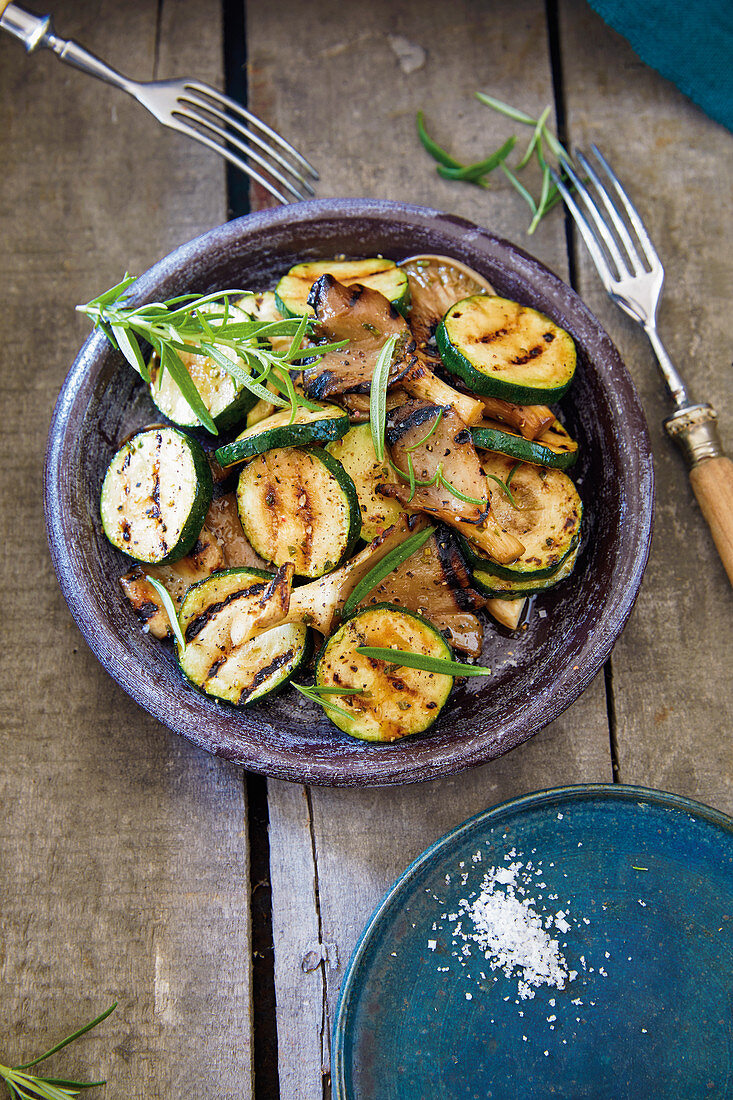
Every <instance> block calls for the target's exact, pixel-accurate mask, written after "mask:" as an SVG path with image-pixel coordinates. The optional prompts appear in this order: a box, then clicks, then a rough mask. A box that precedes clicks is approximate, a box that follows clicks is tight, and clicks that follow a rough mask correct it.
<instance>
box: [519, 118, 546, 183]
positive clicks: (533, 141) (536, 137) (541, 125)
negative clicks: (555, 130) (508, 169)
mask: <svg viewBox="0 0 733 1100" xmlns="http://www.w3.org/2000/svg"><path fill="white" fill-rule="evenodd" d="M549 114H550V108H549V107H545V109H544V111H543V112H542V114H541V115H540V117H539V118H538V119H537V125H536V126H535V128H534V133H533V134H532V137H531V138H530V139H529V145H528V146H527V148H526V150H525V152H524V156H523V157H522V159H521V160H520V162H519V164H518V165H517V168H516V170H517V172H520V171H521V170H522V168H524V166H525V164H529V160H530V157H531V156H532V153H534V151H535V148H536V146H537V143H538V142H539V141H540V140H541V138H542V134H543V133H544V130H545V123H546V122H547V118H548V116H549Z"/></svg>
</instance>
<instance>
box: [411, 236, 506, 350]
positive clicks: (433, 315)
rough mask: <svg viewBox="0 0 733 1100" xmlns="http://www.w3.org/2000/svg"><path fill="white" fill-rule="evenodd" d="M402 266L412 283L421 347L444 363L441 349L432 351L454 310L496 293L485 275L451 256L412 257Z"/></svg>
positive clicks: (415, 328)
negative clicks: (441, 324) (441, 327)
mask: <svg viewBox="0 0 733 1100" xmlns="http://www.w3.org/2000/svg"><path fill="white" fill-rule="evenodd" d="M400 267H401V268H402V270H403V271H406V272H407V278H408V281H409V284H410V301H411V306H410V328H411V329H412V333H413V336H414V337H415V340H416V341H417V346H418V348H423V347H424V348H426V351H427V354H428V358H435V359H437V361H438V362H440V356H439V354H438V351H437V348H435V347H434V346H433V348H432V350H428V349H429V345H430V344H431V342H432V340H433V337H434V336H435V330H436V328H437V327H438V323H439V322H440V321H442V320H443V317H444V316H445V314H446V313H447V312H448V310H449V309H450V307H451V306H452V305H455V303H456V302H460V301H461V299H462V298H468V297H470V296H471V295H472V294H482V293H483V294H494V293H496V292H495V291H494V289H493V287H492V286H491V283H489V282H488V281H487V280H486V279H484V277H483V275H479V273H478V272H477V271H474V270H473V269H472V268H470V267H467V265H466V264H464V263H461V261H460V260H453V259H451V257H450V256H433V255H421V256H410V258H409V259H408V260H403V261H402V263H401V264H400Z"/></svg>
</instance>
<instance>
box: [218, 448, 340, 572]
mask: <svg viewBox="0 0 733 1100" xmlns="http://www.w3.org/2000/svg"><path fill="white" fill-rule="evenodd" d="M271 502H272V503H271ZM237 503H238V506H239V515H240V519H241V521H242V526H243V528H244V532H245V534H246V536H247V538H248V539H249V541H250V543H251V544H252V546H253V547H254V549H255V550H256V551H257V553H259V554H260V555H261V556H262V557H266V558H267V559H268V560H269V561H273V562H274V563H275V564H276V565H283V564H284V563H285V562H293V564H294V566H295V569H296V572H297V573H298V574H300V575H301V576H307V577H319V576H321V575H322V574H323V573H326V572H328V571H329V570H331V569H333V568H334V567H335V566H336V565H338V564H339V563H340V562H341V561H343V560H344V558H345V557H347V556H348V554H349V553H350V552H351V550H352V549H353V547H354V545H355V543H356V540H357V539H358V537H359V532H360V530H361V513H360V509H359V498H358V496H357V493H356V489H355V488H354V483H353V481H352V480H351V478H350V477H349V476H348V474H347V473H346V471H345V470H344V468H343V466H342V465H341V463H340V462H338V461H337V460H336V459H334V458H332V456H331V455H330V454H328V453H327V452H326V451H324V450H321V449H320V448H318V447H303V448H289V449H287V450H283V449H276V450H273V451H268V452H267V453H266V454H263V455H259V456H258V457H257V458H255V459H253V460H252V461H251V462H250V463H249V464H248V465H247V466H245V468H244V469H243V471H242V473H241V474H240V477H239V486H238V489H237Z"/></svg>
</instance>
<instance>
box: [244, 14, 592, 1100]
mask: <svg viewBox="0 0 733 1100" xmlns="http://www.w3.org/2000/svg"><path fill="white" fill-rule="evenodd" d="M247 13H248V27H247V36H248V39H247V40H248V48H249V75H250V104H251V106H252V107H253V109H254V110H255V111H257V112H258V113H260V114H262V115H263V117H265V118H266V119H267V121H268V122H270V123H271V124H274V125H275V126H277V127H278V128H279V129H280V130H281V132H283V133H284V134H285V135H286V136H287V137H289V138H290V139H291V140H294V141H295V142H296V144H298V145H299V146H300V147H301V148H302V151H303V152H304V153H305V154H306V155H307V156H308V157H309V158H310V159H311V160H312V161H313V162H314V163H315V164H316V166H317V167H318V169H319V170H320V172H321V176H322V178H321V183H320V184H319V186H318V194H319V197H327V196H329V195H364V196H377V197H380V198H388V199H401V200H405V201H410V202H416V203H422V204H425V205H429V206H434V207H438V208H442V209H447V210H450V211H452V212H454V213H457V214H461V215H463V216H465V217H468V218H471V219H473V220H474V221H477V222H480V223H482V224H485V225H488V226H490V227H491V228H492V229H493V230H495V231H497V232H499V233H501V234H502V235H504V236H507V237H509V238H511V239H514V240H517V241H518V242H519V243H520V244H522V245H524V246H525V247H530V248H531V250H532V251H534V252H535V253H536V254H537V255H538V256H539V257H540V258H541V259H543V260H544V261H545V262H547V263H549V264H550V266H552V267H553V268H554V269H555V270H557V271H559V272H561V273H562V272H564V271H566V263H565V248H564V233H563V226H562V221H561V219H560V218H555V219H552V220H548V221H547V222H546V223H543V224H542V225H541V226H540V229H539V230H538V232H537V234H536V236H535V237H534V238H529V239H528V238H526V237H525V230H526V227H527V224H528V221H529V217H528V211H527V208H526V207H525V206H524V205H523V203H522V200H521V199H520V198H519V197H518V196H516V195H515V193H514V192H513V191H512V190H511V188H510V185H509V184H508V183H507V182H506V181H505V180H503V179H501V180H497V182H496V185H495V189H494V190H492V191H490V192H484V191H481V190H479V189H478V188H472V187H468V186H458V185H455V184H450V183H448V182H447V181H444V180H441V179H440V177H438V176H437V174H436V173H435V168H434V165H433V163H432V162H431V161H430V159H429V158H428V156H427V154H425V153H424V151H423V150H422V148H421V147H420V145H419V143H418V141H417V138H416V134H415V112H416V111H417V109H419V108H422V109H423V110H424V111H425V115H426V119H427V121H428V124H429V126H430V131H431V133H432V134H433V135H434V136H435V138H436V140H438V141H439V142H441V143H442V144H443V145H445V146H446V147H447V148H448V149H450V150H451V151H452V152H453V153H454V154H455V155H457V156H459V157H461V158H465V159H467V160H468V159H479V158H480V157H481V156H485V155H486V154H487V153H488V152H489V151H490V150H491V149H494V148H496V147H497V146H498V145H500V144H501V143H502V141H503V140H505V138H506V137H507V136H509V134H510V133H511V132H512V125H511V123H508V122H507V121H506V120H505V119H502V118H500V117H499V116H497V115H495V114H493V113H492V112H490V111H488V110H487V109H486V108H485V107H482V106H481V105H480V104H479V103H478V102H477V101H476V100H475V99H474V98H473V92H474V91H476V90H477V89H481V88H484V89H490V90H491V91H492V92H493V93H494V94H495V95H498V96H500V97H503V98H506V99H507V100H509V101H510V102H517V103H521V104H522V106H523V107H524V108H525V109H526V110H528V111H534V112H536V113H537V114H539V113H540V111H541V110H542V108H543V107H544V105H545V104H546V103H548V102H550V101H551V98H552V92H551V78H550V68H549V58H548V55H547V47H546V43H547V36H546V28H545V21H544V9H543V8H541V7H538V6H537V5H536V4H534V3H530V2H520V3H512V4H510V3H508V2H505V0H502V2H501V3H495V4H492V5H490V6H483V7H482V6H478V5H475V4H473V3H470V2H460V3H457V4H452V5H450V6H447V5H442V4H439V3H437V2H417V0H411V2H409V3H402V4H400V5H397V6H395V5H394V4H389V3H387V2H386V0H378V2H374V3H371V4H370V5H369V7H368V17H365V10H364V8H358V7H354V6H352V7H349V6H344V5H340V4H336V3H335V2H334V0H329V2H327V3H323V4H319V6H318V11H317V18H315V19H314V9H313V8H311V7H307V6H304V5H301V4H297V3H292V2H291V3H281V4H279V5H278V6H277V8H276V9H274V8H273V7H272V6H268V5H266V4H264V3H262V2H260V0H258V2H256V3H252V2H250V3H249V4H248V5H247ZM293 42H297V43H298V44H299V45H298V53H299V61H298V65H297V66H293V65H292V48H293V47H292V43H293ZM528 59H531V64H529V63H528ZM610 779H611V762H610V752H609V742H608V727H607V720H606V707H605V691H604V685H603V682H602V677H601V678H600V679H599V680H597V681H596V682H595V683H594V684H593V685H592V687H591V688H590V689H589V690H588V691H587V692H586V694H585V695H584V696H583V698H582V699H581V700H579V701H578V703H577V704H576V705H575V706H574V707H573V708H571V710H570V711H568V713H567V714H566V715H565V716H564V717H563V718H562V719H560V720H559V721H558V722H556V723H554V724H553V726H552V727H550V728H549V729H548V730H546V731H544V732H543V733H542V734H540V735H538V736H537V737H536V738H534V739H533V741H532V742H531V743H529V744H527V745H524V746H522V747H521V748H520V749H517V750H516V751H515V752H513V753H511V754H510V755H509V756H507V757H505V758H503V759H502V760H499V761H496V762H495V763H493V764H491V765H487V766H485V767H483V768H480V769H477V770H475V771H473V772H470V773H466V774H463V775H461V776H456V777H452V778H450V779H445V780H442V781H437V782H434V783H430V784H428V785H421V786H416V787H411V788H393V789H389V790H371V791H335V790H324V789H318V788H313V789H312V790H311V791H310V795H309V797H308V796H307V795H306V793H304V792H303V791H299V792H297V793H296V792H295V791H294V790H293V788H291V787H288V786H286V785H284V784H281V783H275V782H271V783H270V784H269V803H270V846H271V856H272V884H273V909H274V935H275V978H276V989H277V1009H278V1036H279V1058H280V1080H281V1094H282V1096H283V1098H287V1100H294V1098H296V1097H297V1100H315V1098H318V1100H321V1097H322V1094H323V1093H322V1081H321V1069H322V1070H323V1072H324V1073H327V1072H328V1054H329V1051H328V1038H329V1035H330V1028H331V1024H332V1020H333V1011H334V1007H335V1000H336V997H337V993H338V988H339V985H340V982H341V979H342V977H343V972H344V966H345V964H346V962H347V961H348V957H349V955H350V953H351V950H352V948H353V946H354V943H355V941H356V938H357V935H358V932H359V930H360V928H361V927H362V925H363V924H364V922H365V920H366V919H367V917H368V915H369V913H370V911H371V910H372V908H373V907H374V905H375V904H376V903H377V901H378V899H379V897H380V896H381V894H382V893H383V892H384V890H385V889H386V888H387V886H388V885H389V883H390V882H391V881H392V880H393V879H394V878H395V877H396V876H397V875H398V874H399V873H400V872H401V871H402V870H403V869H404V868H405V867H406V866H407V864H408V863H409V862H410V860H411V859H413V858H414V857H415V856H416V855H417V854H418V853H419V852H420V851H422V850H423V849H424V848H425V847H426V846H427V845H428V844H429V843H431V842H432V841H433V840H435V839H437V837H439V836H440V835H441V834H442V833H443V832H445V831H446V830H448V829H449V828H451V827H452V826H453V825H455V824H457V823H458V822H460V821H462V820H463V819H464V818H466V817H468V816H469V815H470V814H472V813H474V812H477V811H478V810H481V809H483V808H485V807H486V806H488V805H492V804H494V803H496V802H499V801H502V800H503V799H505V798H509V797H512V796H514V795H518V794H521V793H526V792H527V791H530V790H534V789H539V788H543V787H547V786H552V785H555V784H563V783H573V782H581V781H583V780H588V781H592V780H596V781H610ZM318 942H320V944H321V955H322V958H323V961H322V962H321V963H320V965H318V966H317V967H316V969H314V970H308V971H307V973H304V965H303V960H304V959H306V957H307V956H308V954H309V952H312V951H314V950H315V952H316V955H315V956H313V955H311V957H310V960H309V962H307V963H306V964H305V966H306V969H307V968H308V966H309V965H310V962H312V961H313V959H314V958H317V955H318V950H319V949H318V946H317V944H318ZM314 945H315V946H314ZM324 1021H325V1022H324ZM317 1058H322V1059H323V1063H322V1066H321V1067H319V1065H318V1063H317V1062H316V1061H315V1059H317Z"/></svg>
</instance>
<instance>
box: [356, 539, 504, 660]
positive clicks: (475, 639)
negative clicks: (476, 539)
mask: <svg viewBox="0 0 733 1100" xmlns="http://www.w3.org/2000/svg"><path fill="white" fill-rule="evenodd" d="M486 602H487V601H486V597H485V596H482V595H481V594H480V593H479V592H477V591H476V589H475V588H473V587H472V585H471V575H470V573H469V570H468V566H467V564H466V560H465V558H464V557H463V555H462V554H461V552H460V550H459V548H458V544H457V541H456V539H455V538H454V536H453V535H452V534H451V532H450V531H449V530H448V528H447V527H443V526H441V527H439V528H438V529H437V530H436V531H435V533H434V534H433V535H432V536H431V537H430V538H429V539H428V541H427V542H426V543H425V544H424V546H421V547H420V549H419V550H416V551H415V553H414V554H412V555H411V556H410V557H409V558H407V559H406V561H404V562H402V564H401V565H398V566H397V568H396V569H394V570H393V571H392V572H391V573H390V574H389V575H388V576H387V577H385V578H384V580H383V581H382V582H381V583H380V584H378V585H377V587H376V588H373V589H372V591H371V592H370V593H369V594H368V595H367V596H366V597H365V598H364V599H363V600H362V601H361V603H360V604H359V607H369V606H370V605H371V604H379V603H391V604H396V605H397V606H398V607H404V608H405V610H406V611H414V612H417V613H418V614H419V615H422V616H423V617H424V618H426V619H428V620H429V621H430V622H431V623H432V624H433V626H435V627H437V628H438V630H440V631H441V633H442V634H443V635H444V637H445V638H446V640H447V641H449V642H450V643H451V645H453V646H454V647H455V648H456V649H460V650H462V651H463V652H464V653H467V654H469V655H470V656H471V657H477V656H478V655H479V654H480V652H481V643H482V640H483V626H482V624H481V622H480V620H479V619H477V618H476V615H475V614H474V612H476V611H478V610H480V609H481V608H482V607H484V605H485V604H486Z"/></svg>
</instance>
